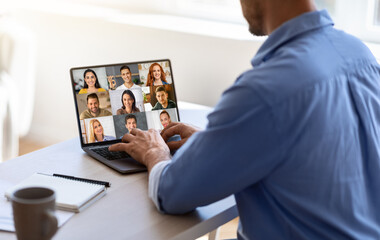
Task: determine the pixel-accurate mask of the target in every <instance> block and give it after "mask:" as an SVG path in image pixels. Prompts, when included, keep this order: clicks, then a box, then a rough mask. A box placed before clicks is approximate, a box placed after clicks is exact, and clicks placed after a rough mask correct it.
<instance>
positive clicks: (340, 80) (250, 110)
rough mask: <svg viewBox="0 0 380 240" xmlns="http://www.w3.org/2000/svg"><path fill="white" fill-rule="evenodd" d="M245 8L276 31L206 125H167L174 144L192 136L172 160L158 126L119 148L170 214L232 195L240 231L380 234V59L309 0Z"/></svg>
mask: <svg viewBox="0 0 380 240" xmlns="http://www.w3.org/2000/svg"><path fill="white" fill-rule="evenodd" d="M241 5H242V10H243V15H244V17H245V18H246V19H247V21H248V23H249V29H250V31H251V32H252V33H254V34H256V35H269V37H268V39H267V40H266V41H265V42H264V43H263V45H262V46H261V48H260V49H259V51H258V52H257V54H256V56H255V57H254V58H253V60H252V65H253V69H251V70H249V71H247V72H245V73H243V74H242V75H241V76H240V77H239V78H238V79H237V81H236V82H235V83H234V84H233V86H232V87H230V88H229V89H228V90H227V91H225V92H224V94H223V96H222V98H221V100H220V102H219V103H218V104H217V106H216V107H215V110H214V111H213V112H212V113H211V114H210V115H209V116H208V120H209V123H208V125H207V127H206V129H205V130H204V131H198V132H197V130H196V129H193V128H192V127H189V126H187V125H184V124H180V123H172V124H170V125H169V126H168V127H167V128H165V129H164V131H163V132H162V137H163V138H164V139H165V140H166V139H167V138H168V137H169V136H171V135H173V134H175V133H177V134H180V135H181V138H182V139H181V141H179V142H171V143H168V145H169V147H170V148H178V147H180V146H181V145H182V144H183V145H182V146H181V148H179V149H178V151H177V153H176V154H175V155H174V156H173V157H172V160H171V161H165V160H169V159H170V158H171V156H170V155H169V149H168V147H167V146H166V145H165V144H164V140H163V139H161V138H160V136H159V135H158V133H157V132H155V131H153V130H150V131H148V132H143V131H140V130H138V129H133V130H132V132H131V134H127V135H125V136H124V138H123V142H124V143H119V144H117V145H114V146H112V147H110V150H114V151H115V150H124V151H127V152H128V153H131V155H132V157H133V158H134V159H136V160H138V161H140V162H142V163H143V164H145V165H146V166H147V168H148V171H149V195H150V197H151V198H152V200H153V201H154V203H155V204H156V206H157V207H158V208H159V210H160V211H162V212H166V213H174V214H176V213H184V212H187V211H190V210H192V209H194V208H196V207H198V206H202V205H206V204H209V203H212V202H215V201H217V200H219V199H222V198H224V197H226V196H228V195H230V194H234V196H235V199H236V204H237V207H238V211H239V216H240V221H241V224H240V226H239V230H238V238H239V239H380V217H379V216H380V215H379V214H378V211H379V210H378V209H379V206H380V191H379V189H380V141H379V136H380V134H379V133H380V129H379V125H380V111H379V109H380V87H379V81H380V66H379V65H378V63H377V62H376V60H375V58H374V57H373V56H372V54H371V53H370V51H369V50H368V49H367V48H366V47H365V46H364V45H363V44H362V43H361V42H360V41H359V40H358V39H356V38H354V37H352V36H350V35H348V34H346V33H344V32H341V31H338V30H336V29H334V28H333V22H332V20H331V18H330V17H329V15H328V13H327V12H326V11H315V7H314V4H313V2H312V1H311V0H281V1H280V0H241ZM184 142H186V143H185V144H184ZM132 150H133V151H132Z"/></svg>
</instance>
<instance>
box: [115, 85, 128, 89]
mask: <svg viewBox="0 0 380 240" xmlns="http://www.w3.org/2000/svg"><path fill="white" fill-rule="evenodd" d="M124 89H127V88H126V87H125V86H124V84H121V85H120V86H118V87H117V88H116V89H115V90H124Z"/></svg>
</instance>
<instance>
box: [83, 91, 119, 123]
mask: <svg viewBox="0 0 380 240" xmlns="http://www.w3.org/2000/svg"><path fill="white" fill-rule="evenodd" d="M111 115H112V113H111V112H110V111H108V110H106V109H102V108H100V107H99V98H98V95H96V93H91V94H89V95H88V96H87V110H84V111H83V112H82V113H81V114H80V116H79V118H80V119H81V120H83V119H86V118H94V117H105V116H111Z"/></svg>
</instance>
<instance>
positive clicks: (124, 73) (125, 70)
mask: <svg viewBox="0 0 380 240" xmlns="http://www.w3.org/2000/svg"><path fill="white" fill-rule="evenodd" d="M120 74H121V77H122V78H123V80H124V82H128V83H130V82H131V81H132V73H131V69H130V68H129V67H128V66H126V65H124V66H122V67H121V68H120Z"/></svg>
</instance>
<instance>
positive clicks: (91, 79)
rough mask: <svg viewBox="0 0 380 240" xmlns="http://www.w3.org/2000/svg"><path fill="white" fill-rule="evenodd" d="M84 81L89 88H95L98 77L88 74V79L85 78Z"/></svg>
mask: <svg viewBox="0 0 380 240" xmlns="http://www.w3.org/2000/svg"><path fill="white" fill-rule="evenodd" d="M84 81H85V82H86V83H87V85H88V87H93V86H95V83H96V77H95V75H94V74H93V73H92V72H88V73H86V77H85V78H84Z"/></svg>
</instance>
